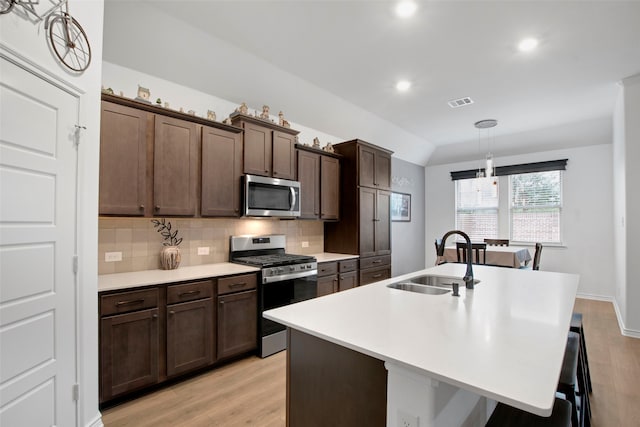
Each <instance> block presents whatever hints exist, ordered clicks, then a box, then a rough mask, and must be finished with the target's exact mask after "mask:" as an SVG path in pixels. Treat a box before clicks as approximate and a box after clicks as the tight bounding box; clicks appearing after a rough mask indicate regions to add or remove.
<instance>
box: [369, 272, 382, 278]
mask: <svg viewBox="0 0 640 427" xmlns="http://www.w3.org/2000/svg"><path fill="white" fill-rule="evenodd" d="M378 277H382V273H378V274H374V275H373V276H371V278H372V279H377V278H378Z"/></svg>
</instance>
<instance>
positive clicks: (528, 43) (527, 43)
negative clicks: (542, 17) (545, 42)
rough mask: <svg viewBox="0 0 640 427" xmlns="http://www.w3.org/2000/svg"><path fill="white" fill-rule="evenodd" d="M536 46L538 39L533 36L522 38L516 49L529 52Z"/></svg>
mask: <svg viewBox="0 0 640 427" xmlns="http://www.w3.org/2000/svg"><path fill="white" fill-rule="evenodd" d="M536 47H538V40H537V39H534V38H528V39H523V40H522V41H520V44H518V49H519V50H520V51H521V52H529V51H532V50H533V49H535V48H536Z"/></svg>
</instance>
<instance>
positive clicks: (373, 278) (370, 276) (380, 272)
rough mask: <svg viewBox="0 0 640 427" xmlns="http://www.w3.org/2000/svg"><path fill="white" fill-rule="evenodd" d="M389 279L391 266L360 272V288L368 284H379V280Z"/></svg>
mask: <svg viewBox="0 0 640 427" xmlns="http://www.w3.org/2000/svg"><path fill="white" fill-rule="evenodd" d="M390 277H391V266H389V265H387V266H383V267H376V268H369V269H367V270H360V286H364V285H368V284H369V283H374V282H379V281H380V280H384V279H388V278H390Z"/></svg>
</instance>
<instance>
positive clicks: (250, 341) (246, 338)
mask: <svg viewBox="0 0 640 427" xmlns="http://www.w3.org/2000/svg"><path fill="white" fill-rule="evenodd" d="M257 312H258V298H257V292H256V291H255V290H253V291H247V292H239V293H237V294H229V295H224V296H220V297H218V358H220V359H222V358H225V357H230V356H235V355H237V354H241V353H244V352H247V351H250V350H253V349H255V348H256V347H257V343H258V342H257V335H258V315H257Z"/></svg>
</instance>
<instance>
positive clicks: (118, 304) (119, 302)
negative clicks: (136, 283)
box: [116, 298, 144, 307]
mask: <svg viewBox="0 0 640 427" xmlns="http://www.w3.org/2000/svg"><path fill="white" fill-rule="evenodd" d="M143 302H144V299H142V298H141V299H132V300H128V301H118V302H117V303H116V307H120V306H121V305H131V304H142V303H143Z"/></svg>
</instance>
